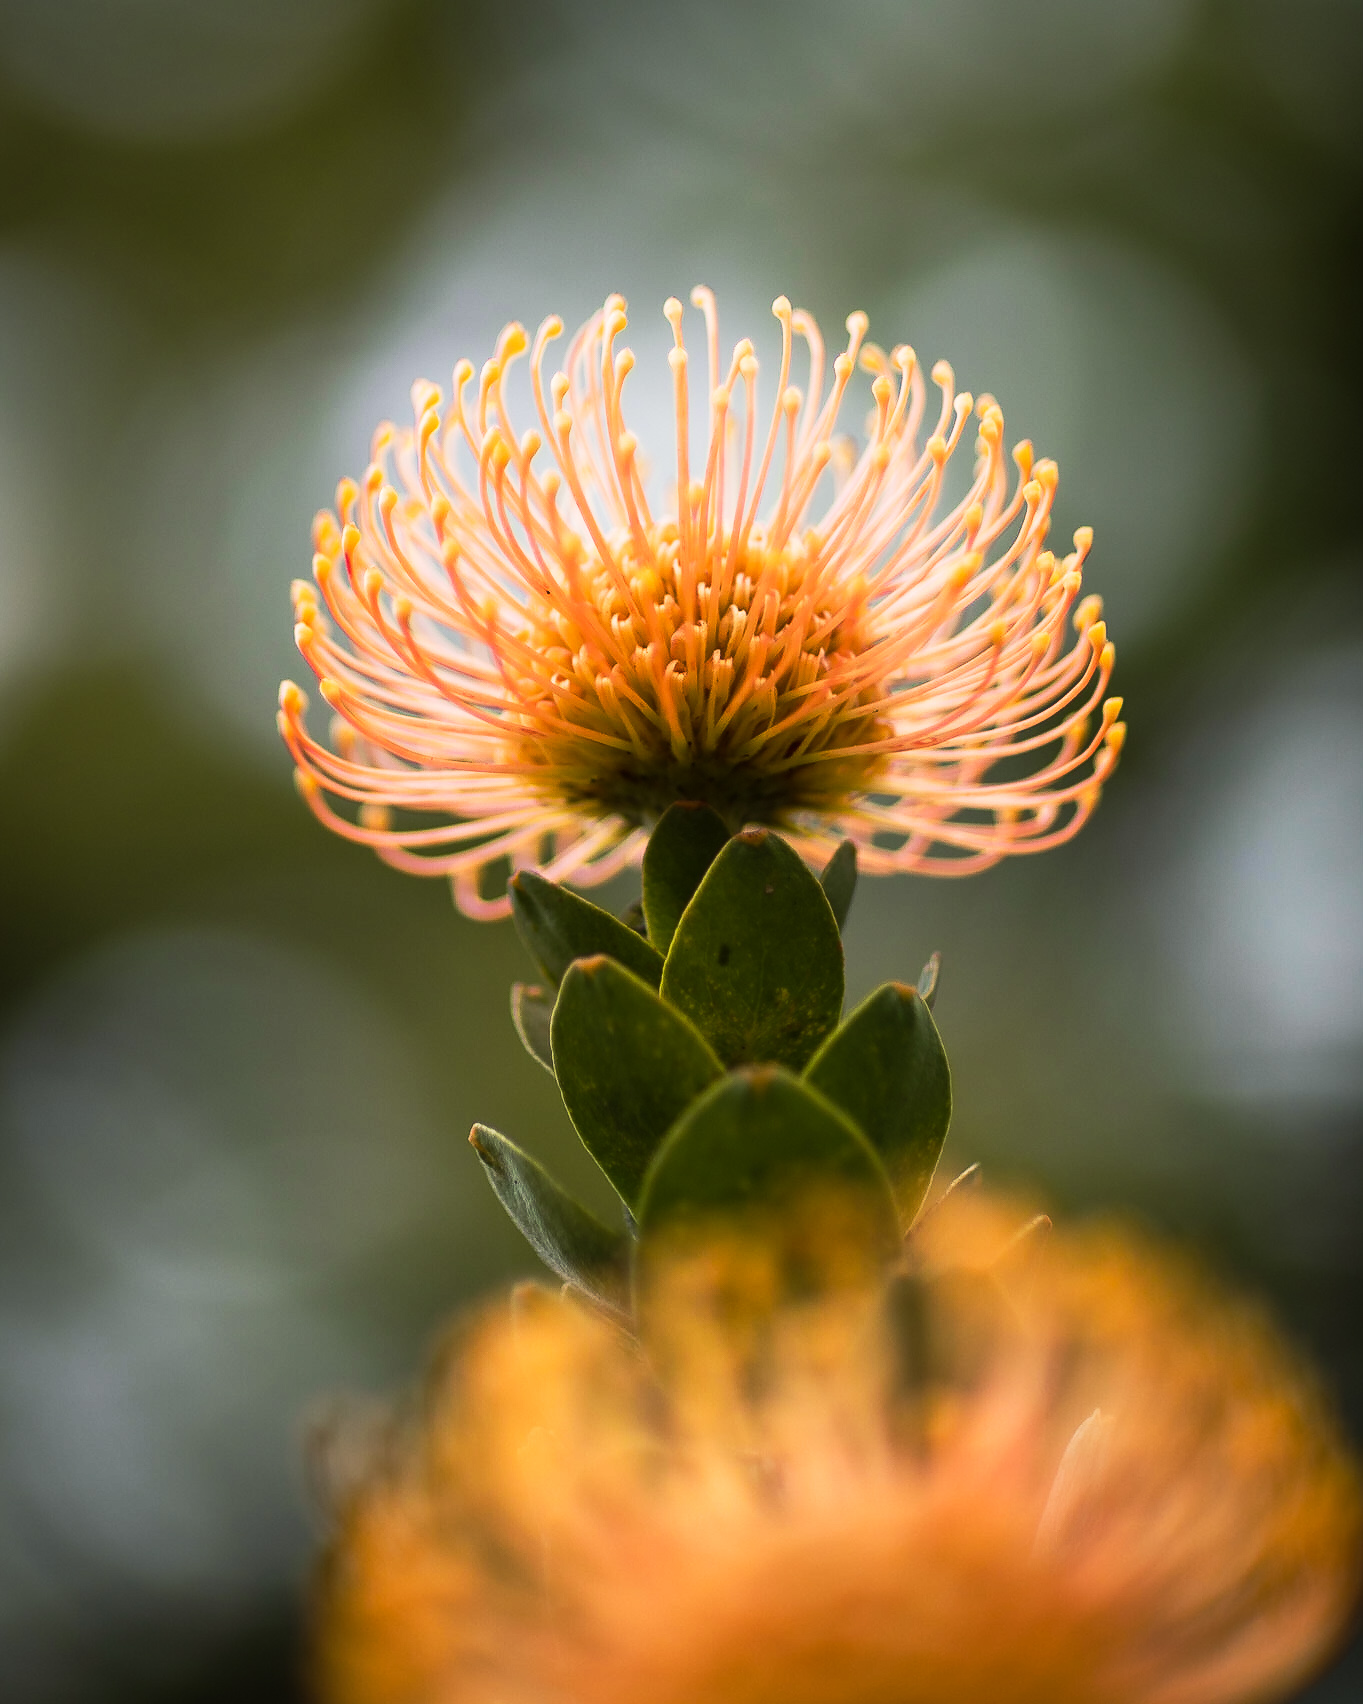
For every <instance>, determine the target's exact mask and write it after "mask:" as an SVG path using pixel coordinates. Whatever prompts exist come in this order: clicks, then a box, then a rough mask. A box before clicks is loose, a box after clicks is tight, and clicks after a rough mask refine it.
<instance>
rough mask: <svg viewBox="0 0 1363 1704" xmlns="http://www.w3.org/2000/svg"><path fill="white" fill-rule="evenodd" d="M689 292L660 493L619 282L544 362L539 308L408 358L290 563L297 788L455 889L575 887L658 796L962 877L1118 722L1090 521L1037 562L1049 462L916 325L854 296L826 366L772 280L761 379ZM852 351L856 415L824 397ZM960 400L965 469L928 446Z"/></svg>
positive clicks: (1077, 786)
mask: <svg viewBox="0 0 1363 1704" xmlns="http://www.w3.org/2000/svg"><path fill="white" fill-rule="evenodd" d="M692 300H693V302H694V303H695V304H696V306H698V307H699V308H700V309H701V310H702V313H703V315H704V320H705V326H706V351H705V357H704V362H705V372H704V380H703V382H704V384H705V387H706V395H707V396H708V399H709V400H708V430H707V431H706V432H705V433H704V439H705V441H704V444H703V446H702V447H701V449H700V452H699V453H698V454H697V455H696V456H695V457H694V459H693V457H692V436H693V431H692V428H693V422H692V418H691V415H692V408H691V389H690V382H689V369H690V362H691V353H690V351H688V349H687V348H686V345H685V342H684V341H683V336H682V319H683V311H682V306H681V304H680V302H678V301H677V300H676V299H675V298H672V299H670V300H669V301H668V302H667V303H666V305H665V308H664V312H665V313H666V315H667V318H668V320H669V321H670V322H671V325H672V330H673V337H674V347H673V349H672V351H671V355H670V361H671V366H672V378H673V385H674V393H675V407H676V434H675V438H676V444H675V467H674V466H673V465H672V464H671V463H670V462H669V464H668V466H667V468H666V472H665V475H664V476H663V480H664V483H665V484H666V487H667V489H666V500H665V502H664V504H663V506H662V507H661V508H660V509H657V510H655V508H654V506H653V503H652V502H651V501H650V497H649V489H650V487H651V485H652V483H653V482H652V480H651V479H650V478H649V477H648V476H647V475H646V472H645V467H644V458H643V451H642V449H641V447H640V445H639V443H638V440H637V439H636V437H635V435H634V433H633V432H631V431H630V430H629V428H628V427H627V425H626V423H625V415H624V407H623V390H624V385H625V380H626V378H627V376H628V375H629V373H630V371H631V369H632V368H633V365H634V356H633V354H632V353H631V352H630V350H628V349H627V348H623V347H620V346H619V339H620V336H621V333H622V332H623V331H624V329H625V324H626V320H625V306H624V301H623V299H622V298H621V297H619V296H612V297H610V298H608V300H607V301H606V303H605V306H604V307H603V308H602V310H601V311H600V313H597V314H594V315H593V316H592V317H591V319H589V320H588V321H587V323H586V324H585V325H584V326H583V327H582V328H581V330H580V331H578V332H577V334H576V335H575V336H574V337H573V339H572V340H571V342H570V343H569V346H568V350H567V357H566V360H565V362H564V367H563V370H562V371H560V372H558V373H556V374H555V375H554V376H553V377H552V378H551V379H550V380H549V381H548V382H547V383H546V380H545V375H544V368H545V359H546V353H547V351H548V348H549V346H550V344H551V343H552V342H553V341H554V340H555V339H556V338H557V337H559V336H560V335H561V333H562V329H563V328H562V324H561V322H560V321H559V320H558V319H556V318H550V319H547V320H545V322H544V323H543V324H542V325H541V327H540V329H539V331H538V333H537V334H536V337H535V339H534V343H533V346H531V345H530V344H529V340H528V338H527V336H526V333H525V331H524V330H523V329H522V327H521V326H519V325H514V324H513V325H509V326H507V327H506V329H505V330H504V331H503V332H502V334H501V338H500V339H499V341H498V344H497V350H496V354H495V355H494V357H493V358H492V359H491V360H490V361H488V362H487V363H486V364H485V366H484V367H483V369H482V372H481V374H480V375H479V376H478V378H477V380H476V383H475V380H474V370H473V366H472V364H471V363H470V362H468V361H461V362H460V363H459V365H458V366H457V367H456V368H455V373H454V385H453V392H452V395H451V397H450V400H449V402H448V404H445V403H444V402H443V399H442V395H441V392H440V390H439V389H438V388H437V387H436V386H435V385H432V384H428V383H424V382H423V383H419V384H417V385H416V386H415V387H414V388H413V392H412V395H413V403H414V408H415V416H416V421H415V425H414V427H412V428H410V429H408V430H403V431H399V430H397V429H396V428H395V427H393V426H391V425H385V426H382V427H380V429H379V431H378V432H377V434H376V435H375V439H374V444H373V460H372V461H371V463H370V466H369V468H368V469H367V471H366V472H365V474H364V477H363V478H362V479H361V480H360V481H359V482H358V483H357V482H356V481H354V480H350V479H346V480H343V481H342V482H341V484H340V486H339V487H338V490H337V508H336V512H334V513H333V512H331V511H326V512H323V513H322V514H320V515H319V516H318V517H317V520H316V523H315V526H314V542H315V546H316V556H315V558H314V575H315V584H314V583H312V582H307V581H299V582H296V583H295V586H294V608H295V618H296V629H295V632H296V637H297V641H298V646H299V649H300V650H301V651H302V653H303V656H304V657H305V658H306V660H307V662H308V663H309V665H310V666H311V668H312V669H313V671H314V672H315V673H316V675H317V676H318V678H319V683H320V690H321V693H322V696H323V698H324V699H326V701H327V703H328V704H329V705H330V706H331V707H332V709H333V711H334V712H335V717H334V721H333V724H332V731H331V738H330V743H329V744H328V743H324V742H322V741H320V740H318V739H317V738H315V737H314V736H313V735H312V734H311V733H309V731H308V728H307V725H306V720H305V711H306V707H307V704H306V699H305V697H304V694H303V693H302V692H301V691H300V689H299V688H298V687H296V686H295V685H293V684H292V683H291V682H286V683H285V685H284V687H283V688H282V689H281V695H280V718H279V719H280V727H281V730H282V732H283V735H284V738H285V740H286V741H287V742H288V745H289V747H290V750H291V752H292V754H293V757H294V760H295V762H296V764H297V773H298V777H299V782H300V786H301V789H302V792H303V794H304V797H305V798H306V799H307V800H308V802H309V803H310V804H311V806H312V808H313V809H314V810H315V811H316V813H317V815H318V816H319V817H320V818H321V819H322V821H323V822H325V823H326V824H328V826H330V827H332V828H334V829H336V830H337V831H338V832H339V833H341V834H343V835H345V836H347V837H348V838H350V839H352V840H358V841H361V842H364V843H366V844H368V845H370V846H372V847H374V849H375V850H376V851H377V852H378V853H379V855H380V856H381V857H383V858H384V859H386V860H387V861H388V862H389V863H391V864H394V865H396V866H397V867H398V868H400V869H404V870H413V871H421V872H427V873H432V874H438V875H447V876H449V877H451V878H452V879H453V882H454V889H455V895H456V898H457V900H458V902H459V904H460V905H461V907H462V908H463V909H464V910H465V911H467V912H469V913H471V914H474V915H502V914H504V913H505V911H506V909H507V901H506V899H505V897H503V896H499V895H492V896H489V895H487V894H485V892H484V886H485V878H486V873H488V872H489V871H490V869H491V868H492V867H494V866H496V867H497V868H499V869H501V870H503V871H505V870H506V869H507V868H521V867H529V866H533V867H538V868H541V869H542V870H543V871H544V873H545V874H547V875H549V876H551V877H552V878H555V879H565V878H570V879H572V880H573V881H575V882H577V883H579V884H582V885H590V884H591V883H593V882H596V881H600V880H604V879H606V878H607V877H609V876H610V875H612V874H614V873H615V872H617V871H618V870H620V869H621V868H622V867H624V866H626V865H627V864H630V863H632V862H636V861H637V860H638V858H639V857H640V856H641V855H642V850H643V845H644V842H645V838H646V832H647V827H648V825H649V824H650V823H651V822H652V821H653V820H654V819H655V818H656V817H657V816H658V815H659V814H660V813H661V812H662V811H663V810H664V809H665V808H666V807H667V806H668V805H669V804H671V803H672V802H673V801H674V800H677V799H699V800H704V801H705V802H707V803H709V804H711V805H713V806H714V807H715V808H716V809H717V810H718V811H719V812H720V813H721V815H723V816H724V817H725V818H726V819H727V820H729V821H730V822H731V823H732V824H733V825H734V827H735V828H737V827H741V826H742V825H743V824H744V823H759V824H768V825H772V826H775V827H778V828H780V829H782V830H783V831H784V832H786V833H787V834H789V835H790V836H791V837H792V839H793V840H794V842H795V844H796V845H797V846H799V847H800V849H801V850H802V851H804V852H805V853H806V854H807V855H808V856H810V857H818V856H824V855H826V854H827V853H828V852H829V851H830V850H831V849H832V848H833V846H835V845H836V844H837V842H838V841H839V840H840V839H842V838H844V837H850V838H852V839H853V840H854V841H855V842H856V843H857V846H858V849H859V852H860V855H861V860H862V866H863V868H865V869H867V870H870V871H872V872H880V873H888V872H892V871H925V872H930V873H937V874H946V875H962V874H966V873H969V872H971V871H974V870H979V869H983V868H985V867H986V866H988V865H990V864H993V863H996V862H997V861H998V860H999V859H1000V858H1002V857H1004V856H1005V855H1006V854H1008V853H1013V852H1037V851H1041V850H1043V849H1044V848H1046V847H1049V846H1054V845H1057V844H1058V843H1060V842H1061V841H1063V840H1065V839H1067V838H1068V837H1069V836H1070V835H1072V834H1074V833H1075V832H1076V830H1077V829H1078V828H1079V827H1080V825H1081V824H1082V823H1083V822H1084V820H1085V819H1086V818H1087V817H1088V815H1089V814H1090V813H1091V811H1092V810H1093V808H1094V805H1095V803H1096V802H1097V798H1098V793H1099V789H1100V787H1101V785H1102V782H1103V780H1104V779H1105V778H1106V776H1107V775H1108V774H1109V772H1110V771H1111V769H1112V767H1113V765H1114V764H1115V762H1116V760H1117V756H1118V753H1119V751H1120V750H1121V745H1122V741H1123V738H1124V734H1125V729H1124V725H1123V724H1122V723H1121V722H1120V721H1119V720H1118V716H1119V714H1120V709H1121V700H1120V699H1117V698H1105V697H1104V694H1105V693H1106V690H1107V684H1108V680H1109V677H1110V675H1111V672H1112V662H1113V647H1112V644H1111V642H1110V641H1109V640H1108V638H1107V630H1106V625H1105V623H1104V622H1103V621H1102V620H1101V619H1099V616H1100V601H1099V600H1098V599H1097V598H1094V597H1088V598H1084V599H1082V600H1081V599H1080V598H1079V590H1080V579H1081V574H1082V569H1083V563H1084V559H1085V557H1086V555H1087V553H1088V550H1089V547H1090V544H1091V543H1092V533H1091V531H1090V530H1089V529H1088V528H1081V529H1080V530H1079V532H1077V533H1076V534H1075V536H1074V549H1073V550H1072V551H1071V552H1070V553H1069V554H1067V555H1065V556H1063V557H1061V558H1059V559H1057V557H1056V556H1055V555H1054V553H1053V552H1052V551H1050V550H1048V549H1046V547H1045V546H1046V537H1047V533H1048V531H1049V527H1050V515H1051V508H1052V505H1053V502H1054V499H1055V492H1056V484H1057V479H1058V473H1057V469H1056V466H1055V463H1054V462H1051V461H1045V460H1035V459H1034V457H1033V452H1032V447H1031V445H1030V444H1028V443H1025V442H1024V443H1020V444H1018V445H1016V446H1015V447H1014V449H1013V452H1012V461H1013V463H1014V464H1015V467H1016V475H1015V477H1012V478H1011V479H1010V472H1009V466H1008V459H1009V458H1008V456H1007V454H1006V451H1005V445H1004V427H1003V414H1002V411H1001V410H1000V408H999V406H998V404H997V403H996V402H995V401H994V399H993V398H992V397H990V396H981V397H980V398H979V399H978V400H975V399H973V398H972V397H971V396H970V395H968V394H958V393H957V392H956V390H955V385H954V380H953V376H952V371H951V368H950V367H949V366H948V365H947V364H946V363H945V362H939V363H938V365H937V366H936V367H934V368H933V370H932V375H931V377H932V383H933V385H934V386H935V387H936V389H937V390H938V392H939V393H940V398H939V401H938V403H937V405H936V407H935V409H933V408H930V407H929V400H928V399H929V390H928V386H927V384H926V383H925V382H924V378H923V375H922V372H921V370H920V368H919V365H918V362H917V359H916V357H915V355H914V352H913V350H912V349H910V348H908V347H907V346H905V345H902V344H901V345H899V346H898V347H896V348H895V349H893V350H892V351H890V352H889V353H888V354H887V353H886V352H885V351H884V350H883V349H881V348H879V347H878V346H877V345H875V344H873V343H871V342H868V341H867V337H866V332H867V320H866V316H865V315H864V314H861V313H855V314H853V315H851V317H850V318H849V319H848V321H847V329H848V341H847V346H846V348H845V349H844V350H843V351H842V352H841V353H840V354H839V355H838V356H837V357H836V358H835V359H834V361H833V363H832V374H831V382H830V383H829V384H828V385H827V386H826V385H825V354H824V345H823V341H822V339H821V337H820V335H819V330H818V327H817V326H816V325H815V323H814V321H813V320H812V319H811V317H810V316H809V315H808V314H806V313H804V312H801V311H794V310H792V309H791V306H790V303H789V302H788V301H787V300H786V298H785V297H784V296H783V297H779V298H778V299H777V301H776V302H775V304H774V306H773V312H774V314H775V316H776V318H777V320H778V321H779V322H780V327H781V355H780V364H779V373H778V377H777V383H776V387H775V398H774V403H771V404H769V405H767V406H766V407H764V406H763V405H761V404H759V400H758V384H757V377H758V363H757V357H756V355H755V354H754V352H753V345H752V344H751V342H749V341H748V340H747V339H746V338H745V339H743V340H742V341H740V342H739V343H738V344H737V345H736V346H735V347H734V349H733V352H732V355H731V356H730V358H729V361H728V364H727V367H726V366H725V365H724V364H723V362H722V361H721V356H720V343H719V330H718V320H717V315H716V311H715V302H714V298H713V296H712V295H711V293H710V292H709V291H708V290H703V289H698V290H696V291H695V292H693V295H692ZM797 344H798V345H799V350H800V354H799V359H798V361H797ZM527 349H529V354H530V361H529V369H530V372H529V379H530V386H529V388H530V391H531V394H532V399H533V424H532V425H531V426H530V427H529V428H528V429H526V430H518V428H517V427H516V425H515V424H514V423H513V419H512V413H513V410H512V407H511V402H510V399H509V397H508V385H509V378H510V376H511V375H512V370H513V367H514V364H515V363H516V361H517V360H518V358H519V357H521V356H522V355H524V354H525V353H526V351H527ZM797 366H799V367H800V370H801V372H802V374H803V376H804V378H805V383H804V385H803V386H801V385H799V384H797V383H795V382H794V380H795V377H796V367H797ZM859 369H860V370H861V371H862V372H863V373H864V374H866V375H868V376H869V378H870V393H871V404H872V407H871V412H870V414H869V417H868V418H867V420H866V425H865V431H864V434H863V436H862V438H861V440H860V444H859V447H858V444H857V443H856V442H854V441H853V440H852V439H850V438H848V437H847V436H845V435H840V433H839V421H840V418H841V416H842V415H843V414H844V412H845V410H846V405H847V404H848V402H849V396H850V393H851V389H852V386H853V382H854V378H855V375H856V374H857V372H858V370H859ZM972 416H974V418H975V420H976V429H975V433H974V442H975V459H974V466H973V470H971V471H970V472H969V473H968V475H967V474H962V476H961V477H960V478H953V476H954V475H955V473H956V469H957V466H958V460H957V456H958V451H959V450H960V447H961V445H962V443H963V441H964V440H965V439H966V437H967V436H968V432H967V428H968V426H969V423H970V421H971V418H972ZM949 492H950V493H952V495H948V493H949ZM1071 625H1072V626H1073V628H1074V629H1075V630H1076V631H1077V638H1076V639H1075V640H1074V642H1073V643H1068V644H1067V639H1068V637H1069V634H1070V628H1071ZM338 806H339V808H338Z"/></svg>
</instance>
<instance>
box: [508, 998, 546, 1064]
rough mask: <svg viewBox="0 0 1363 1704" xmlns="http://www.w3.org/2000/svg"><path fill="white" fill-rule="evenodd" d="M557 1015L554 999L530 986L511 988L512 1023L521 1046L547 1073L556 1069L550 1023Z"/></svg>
mask: <svg viewBox="0 0 1363 1704" xmlns="http://www.w3.org/2000/svg"><path fill="white" fill-rule="evenodd" d="M553 1014H554V996H553V995H552V994H549V993H546V992H545V990H544V989H543V988H536V987H534V986H533V985H532V984H530V983H528V982H513V983H512V984H511V1021H512V1023H513V1024H515V1026H516V1034H517V1035H518V1036H519V1037H520V1038H521V1045H522V1047H524V1048H525V1051H526V1052H527V1053H528V1054H529V1055H530V1057H531V1058H532V1059H538V1060H539V1062H540V1064H541V1065H543V1067H544V1069H545V1070H546V1071H549V1072H552V1071H553V1069H554V1056H553V1052H552V1051H551V1049H550V1046H549V1020H550V1018H551V1017H552V1016H553Z"/></svg>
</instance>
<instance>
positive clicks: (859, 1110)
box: [805, 982, 951, 1225]
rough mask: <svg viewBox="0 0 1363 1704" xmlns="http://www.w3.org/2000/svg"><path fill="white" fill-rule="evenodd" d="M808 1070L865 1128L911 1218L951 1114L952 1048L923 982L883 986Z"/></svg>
mask: <svg viewBox="0 0 1363 1704" xmlns="http://www.w3.org/2000/svg"><path fill="white" fill-rule="evenodd" d="M805 1078H806V1081H807V1082H810V1083H812V1084H813V1085H814V1087H815V1088H816V1089H818V1090H819V1091H820V1093H821V1094H824V1095H826V1096H827V1097H828V1099H829V1100H830V1101H832V1102H833V1104H834V1106H837V1107H840V1108H841V1109H842V1111H843V1112H845V1113H846V1114H847V1116H848V1117H849V1118H850V1119H851V1120H852V1121H853V1123H854V1124H855V1125H856V1126H857V1128H858V1129H859V1130H861V1131H863V1132H864V1133H865V1135H866V1137H867V1138H868V1140H869V1141H870V1143H871V1146H872V1147H873V1148H874V1149H875V1150H876V1152H877V1153H878V1154H879V1155H880V1157H881V1159H882V1160H883V1161H884V1162H885V1169H886V1170H887V1171H888V1172H889V1174H890V1180H891V1182H892V1183H893V1185H894V1191H895V1199H896V1200H897V1201H898V1203H899V1210H900V1212H901V1214H902V1215H903V1218H904V1223H905V1224H906V1225H907V1224H911V1223H912V1222H913V1218H914V1215H915V1214H916V1213H917V1212H918V1209H919V1208H920V1207H921V1206H922V1204H923V1197H924V1196H925V1195H926V1194H927V1192H928V1185H929V1184H930V1183H931V1182H932V1174H933V1172H934V1171H935V1170H936V1168H937V1159H938V1156H939V1155H940V1154H941V1152H942V1143H943V1142H944V1141H945V1140H946V1134H947V1126H948V1125H949V1124H950V1122H951V1070H950V1067H949V1066H948V1064H947V1056H946V1050H945V1049H944V1048H943V1046H942V1038H941V1036H940V1035H938V1033H937V1025H936V1024H935V1023H933V1021H932V1014H931V1012H929V1011H928V1009H927V1006H926V1005H925V1004H924V1003H923V999H922V996H921V995H920V994H919V993H918V991H917V989H915V988H906V987H905V986H904V984H903V983H901V982H887V983H886V984H885V986H884V987H883V988H877V989H876V991H875V993H874V994H871V995H869V996H868V997H867V999H865V1000H863V1001H862V1003H861V1005H860V1006H858V1007H857V1009H856V1011H855V1012H853V1013H852V1014H851V1016H850V1017H848V1019H847V1021H846V1022H845V1023H844V1024H842V1025H841V1027H840V1028H839V1029H837V1030H836V1031H835V1032H834V1033H833V1034H832V1035H831V1036H830V1037H829V1038H828V1040H827V1041H826V1042H825V1043H824V1044H823V1046H822V1047H821V1048H820V1049H819V1051H818V1053H817V1054H816V1055H815V1057H814V1059H813V1060H812V1061H811V1063H810V1066H809V1069H808V1070H807V1071H806V1073H805Z"/></svg>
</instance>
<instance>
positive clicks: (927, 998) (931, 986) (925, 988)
mask: <svg viewBox="0 0 1363 1704" xmlns="http://www.w3.org/2000/svg"><path fill="white" fill-rule="evenodd" d="M941 980H942V955H941V953H934V954H933V955H932V957H931V958H930V959H929V960H928V962H927V963H926V964H925V965H924V966H923V968H922V970H920V971H919V973H918V992H919V993H920V994H921V995H922V996H923V1004H924V1005H925V1006H926V1007H927V1009H928V1010H929V1011H931V1010H932V1008H933V1003H934V1002H935V1001H936V999H937V984H938V983H939V982H940V981H941Z"/></svg>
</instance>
